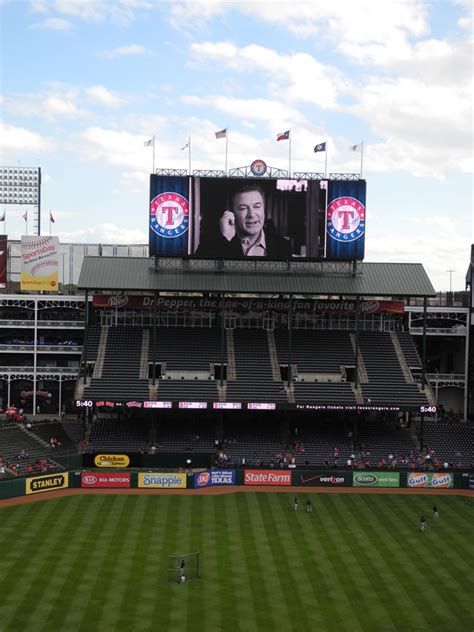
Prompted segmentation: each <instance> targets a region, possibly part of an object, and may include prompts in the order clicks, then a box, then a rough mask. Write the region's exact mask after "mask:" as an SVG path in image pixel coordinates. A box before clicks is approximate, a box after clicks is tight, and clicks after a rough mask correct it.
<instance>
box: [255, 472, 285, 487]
mask: <svg viewBox="0 0 474 632" xmlns="http://www.w3.org/2000/svg"><path fill="white" fill-rule="evenodd" d="M244 485H277V486H281V487H283V486H285V485H291V472H278V471H274V470H245V472H244Z"/></svg>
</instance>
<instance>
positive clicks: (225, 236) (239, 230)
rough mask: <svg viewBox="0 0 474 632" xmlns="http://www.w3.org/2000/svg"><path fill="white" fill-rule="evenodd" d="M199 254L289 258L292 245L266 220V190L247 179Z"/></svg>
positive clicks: (235, 257) (229, 257) (200, 248)
mask: <svg viewBox="0 0 474 632" xmlns="http://www.w3.org/2000/svg"><path fill="white" fill-rule="evenodd" d="M195 254H196V256H198V257H215V258H218V259H240V258H242V257H269V258H270V259H289V258H290V256H291V245H290V242H289V241H288V240H287V239H284V238H283V237H280V236H279V235H277V234H276V232H275V231H274V230H273V227H272V223H271V222H268V221H267V222H266V221H265V193H264V191H263V189H262V188H261V186H260V185H258V184H255V183H244V184H241V185H240V186H239V188H237V189H236V190H234V191H233V193H232V194H231V197H230V205H229V208H228V209H227V210H225V211H224V213H223V214H222V216H221V218H220V219H219V232H218V234H217V235H213V236H212V237H211V236H209V237H208V238H207V240H206V239H204V240H203V241H201V244H200V245H199V248H198V249H197V251H196V253H195Z"/></svg>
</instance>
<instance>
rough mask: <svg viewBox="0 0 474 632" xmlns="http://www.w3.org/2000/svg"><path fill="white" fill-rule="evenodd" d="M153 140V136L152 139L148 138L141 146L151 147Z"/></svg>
mask: <svg viewBox="0 0 474 632" xmlns="http://www.w3.org/2000/svg"><path fill="white" fill-rule="evenodd" d="M154 140H155V137H154V136H153V138H150V140H146V141H145V142H144V143H143V144H144V145H145V147H151V146H152V145H153V141H154Z"/></svg>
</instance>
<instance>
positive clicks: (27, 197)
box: [0, 166, 41, 235]
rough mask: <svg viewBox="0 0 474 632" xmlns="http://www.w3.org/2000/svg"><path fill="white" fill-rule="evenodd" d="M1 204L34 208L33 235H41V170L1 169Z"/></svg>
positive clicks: (25, 168)
mask: <svg viewBox="0 0 474 632" xmlns="http://www.w3.org/2000/svg"><path fill="white" fill-rule="evenodd" d="M0 204H15V205H30V206H33V208H34V211H33V213H34V215H33V218H34V219H33V233H34V234H35V235H40V234H41V168H40V167H19V166H16V167H0Z"/></svg>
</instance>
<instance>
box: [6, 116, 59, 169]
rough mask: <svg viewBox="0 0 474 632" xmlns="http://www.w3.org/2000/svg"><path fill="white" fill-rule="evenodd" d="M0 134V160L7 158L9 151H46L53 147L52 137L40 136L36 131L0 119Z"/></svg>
mask: <svg viewBox="0 0 474 632" xmlns="http://www.w3.org/2000/svg"><path fill="white" fill-rule="evenodd" d="M0 135H1V137H2V161H5V160H7V159H8V154H9V153H27V154H28V155H31V154H33V153H35V152H36V153H48V152H51V151H53V150H54V149H55V147H56V143H55V141H54V140H53V139H51V138H47V137H46V136H41V135H40V134H37V133H36V132H31V131H30V130H27V129H24V128H23V127H15V126H13V125H9V124H8V123H5V122H3V121H0Z"/></svg>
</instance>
